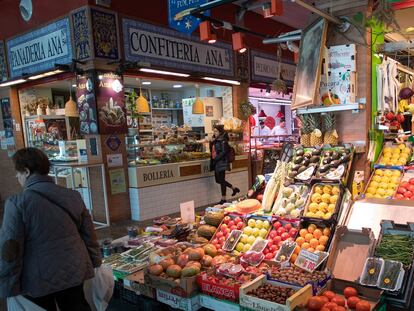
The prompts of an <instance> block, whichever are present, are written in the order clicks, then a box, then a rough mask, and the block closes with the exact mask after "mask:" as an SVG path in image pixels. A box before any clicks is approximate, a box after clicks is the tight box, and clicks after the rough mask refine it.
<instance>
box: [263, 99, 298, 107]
mask: <svg viewBox="0 0 414 311" xmlns="http://www.w3.org/2000/svg"><path fill="white" fill-rule="evenodd" d="M257 103H258V104H262V105H281V106H289V105H291V104H292V102H291V101H290V100H283V99H274V100H272V101H261V100H259V101H258V102H257Z"/></svg>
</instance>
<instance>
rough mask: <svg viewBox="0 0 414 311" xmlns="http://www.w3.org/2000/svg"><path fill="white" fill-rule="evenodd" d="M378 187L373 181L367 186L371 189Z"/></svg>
mask: <svg viewBox="0 0 414 311" xmlns="http://www.w3.org/2000/svg"><path fill="white" fill-rule="evenodd" d="M378 185H379V183H378V182H377V181H375V180H373V181H371V182H370V183H369V186H370V187H372V188H378Z"/></svg>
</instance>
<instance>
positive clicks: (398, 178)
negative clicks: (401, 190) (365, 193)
mask: <svg viewBox="0 0 414 311" xmlns="http://www.w3.org/2000/svg"><path fill="white" fill-rule="evenodd" d="M399 181H400V177H399V176H392V177H391V178H390V182H391V183H394V184H397V183H398V182H399Z"/></svg>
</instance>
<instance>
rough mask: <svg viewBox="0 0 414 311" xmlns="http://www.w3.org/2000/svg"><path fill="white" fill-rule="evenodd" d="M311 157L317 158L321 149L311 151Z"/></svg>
mask: <svg viewBox="0 0 414 311" xmlns="http://www.w3.org/2000/svg"><path fill="white" fill-rule="evenodd" d="M312 155H314V156H319V155H321V149H315V150H313V151H312Z"/></svg>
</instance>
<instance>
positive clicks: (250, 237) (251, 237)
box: [247, 229, 259, 245]
mask: <svg viewBox="0 0 414 311" xmlns="http://www.w3.org/2000/svg"><path fill="white" fill-rule="evenodd" d="M258 230H259V229H258ZM254 241H256V238H255V237H254V236H252V235H251V236H249V238H248V242H249V243H247V244H250V245H252V244H253V243H254Z"/></svg>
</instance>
